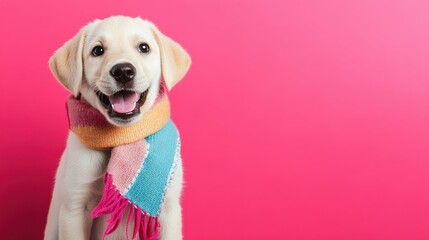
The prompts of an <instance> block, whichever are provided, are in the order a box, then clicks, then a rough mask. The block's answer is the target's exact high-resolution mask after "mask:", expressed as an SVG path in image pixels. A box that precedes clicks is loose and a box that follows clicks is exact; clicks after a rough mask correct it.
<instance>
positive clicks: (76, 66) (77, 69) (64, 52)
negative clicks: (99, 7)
mask: <svg viewBox="0 0 429 240" xmlns="http://www.w3.org/2000/svg"><path fill="white" fill-rule="evenodd" d="M85 37H86V31H85V28H82V29H81V30H80V31H79V33H78V34H77V35H76V36H74V37H73V38H72V39H70V40H68V41H67V42H66V43H64V45H63V46H62V47H61V48H59V49H58V50H57V51H56V52H55V53H54V55H52V57H51V58H50V59H49V68H50V69H51V71H52V73H53V74H54V75H55V77H56V78H57V79H58V81H60V83H61V84H62V85H63V86H64V87H66V88H67V89H68V90H70V92H71V93H72V94H73V95H75V96H77V95H78V94H79V87H80V84H81V83H82V77H83V66H82V65H83V59H82V58H83V56H82V51H83V44H84V42H85Z"/></svg>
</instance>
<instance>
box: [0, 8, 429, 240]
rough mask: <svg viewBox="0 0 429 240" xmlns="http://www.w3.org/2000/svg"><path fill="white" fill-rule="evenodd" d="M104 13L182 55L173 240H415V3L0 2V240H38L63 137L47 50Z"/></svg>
mask: <svg viewBox="0 0 429 240" xmlns="http://www.w3.org/2000/svg"><path fill="white" fill-rule="evenodd" d="M116 14H125V15H131V16H137V15H140V16H142V17H144V18H148V19H151V20H152V21H153V22H155V23H156V24H157V25H158V26H159V27H160V29H161V30H162V31H163V32H164V33H165V34H167V35H169V36H170V37H172V38H173V39H175V40H177V41H178V42H179V43H181V44H182V45H183V46H184V47H185V48H186V49H187V50H188V51H189V52H190V54H191V56H192V58H193V65H192V68H191V71H190V72H189V74H188V75H187V76H186V78H185V79H184V80H183V81H182V82H181V83H180V84H179V85H178V86H177V87H176V88H175V89H174V90H173V92H172V93H171V98H172V102H173V118H174V120H175V122H176V124H177V125H178V127H179V128H180V130H181V135H182V138H183V139H182V141H183V157H184V165H185V169H186V186H185V191H184V195H183V208H184V235H185V239H187V240H205V239H207V240H209V239H225V240H226V239H248V240H250V239H329V240H335V239H342V240H343V239H413V240H417V239H429V162H428V160H429V150H428V149H429V97H428V93H429V82H428V80H429V67H428V65H429V1H426V0H420V1H418V0H416V1H409V0H398V1H390V0H356V1H343V0H337V1H335V0H325V1H317V0H309V1H284V0H263V1H262V0H261V1H249V0H241V1H239V0H231V1H219V0H210V1H190V0H181V1H164V0H157V1H143V0H127V1H84V0H74V1H59V0H56V1H47V0H43V1H33V0H25V1H4V0H2V1H1V2H0V43H1V44H0V54H1V58H0V66H1V80H0V103H1V113H0V133H1V134H0V153H1V157H0V159H1V168H0V181H1V185H0V194H1V196H0V199H1V200H0V201H1V202H0V203H1V204H0V213H1V214H0V215H1V218H0V233H1V236H2V237H1V239H41V238H42V234H43V228H44V225H45V218H46V215H47V211H48V205H49V201H50V195H51V190H52V184H53V177H54V172H55V169H56V166H57V164H58V161H59V158H60V155H61V152H62V150H63V149H64V146H65V140H66V136H67V120H66V113H65V105H64V101H65V99H66V96H67V95H68V93H67V92H66V91H65V90H64V89H63V88H62V87H60V85H59V84H57V82H56V81H55V80H54V78H53V76H52V75H51V73H50V71H49V69H48V66H47V61H48V58H49V56H50V55H51V54H52V53H53V51H54V50H56V49H57V48H58V47H59V46H60V45H61V44H62V43H63V42H65V41H66V40H68V39H69V38H71V37H72V36H73V35H74V34H75V33H76V32H77V31H78V29H79V28H80V27H81V26H83V25H84V24H86V23H87V22H89V21H90V20H92V19H95V18H104V17H107V16H110V15H116Z"/></svg>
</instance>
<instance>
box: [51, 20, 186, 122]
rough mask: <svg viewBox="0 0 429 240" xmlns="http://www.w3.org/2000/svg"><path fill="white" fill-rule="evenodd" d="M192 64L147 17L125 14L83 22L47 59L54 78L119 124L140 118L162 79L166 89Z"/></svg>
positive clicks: (151, 103) (175, 44)
mask: <svg viewBox="0 0 429 240" xmlns="http://www.w3.org/2000/svg"><path fill="white" fill-rule="evenodd" d="M190 64H191V58H190V57H189V55H188V53H187V52H186V51H185V50H184V49H183V48H182V47H181V46H180V45H179V44H177V43H176V42H174V41H173V40H171V39H170V38H168V37H167V36H165V35H164V34H162V33H161V32H160V31H159V30H158V29H157V28H156V27H155V25H153V24H152V23H151V22H149V21H146V20H142V19H140V18H130V17H124V16H115V17H110V18H107V19H104V20H96V21H94V22H92V23H90V24H88V25H87V26H85V27H83V28H82V29H81V30H80V32H79V33H78V34H77V35H76V36H75V37H73V38H72V39H70V40H69V41H68V42H66V43H65V44H64V45H63V46H62V47H61V48H60V49H58V50H57V51H56V52H55V54H54V55H53V56H52V57H51V59H50V60H49V66H50V68H51V70H52V72H53V73H54V75H55V77H56V78H57V79H58V80H59V81H60V82H61V83H62V84H63V85H64V86H65V87H66V88H67V89H69V90H70V91H71V93H72V94H73V95H75V96H78V95H80V96H81V97H82V98H84V99H85V100H86V101H87V102H88V103H89V104H91V105H92V106H93V107H94V108H97V109H98V110H99V111H100V112H101V113H102V114H103V115H104V116H105V117H106V119H107V120H108V121H109V122H110V123H112V124H114V125H117V126H121V125H127V124H132V123H134V122H136V121H138V120H140V119H141V117H142V116H143V114H144V113H145V112H147V111H148V110H149V109H150V108H151V106H152V105H153V104H154V102H155V99H156V97H157V95H158V93H159V88H160V84H161V79H162V78H163V79H164V82H165V85H166V86H167V88H168V90H170V89H171V88H172V87H173V86H174V85H175V84H176V83H177V82H179V81H180V80H181V79H182V77H183V76H184V75H185V74H186V72H187V71H188V69H189V66H190Z"/></svg>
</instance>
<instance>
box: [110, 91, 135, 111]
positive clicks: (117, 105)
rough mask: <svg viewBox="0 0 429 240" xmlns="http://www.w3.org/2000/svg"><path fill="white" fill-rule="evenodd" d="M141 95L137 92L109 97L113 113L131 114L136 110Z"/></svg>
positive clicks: (120, 93)
mask: <svg viewBox="0 0 429 240" xmlns="http://www.w3.org/2000/svg"><path fill="white" fill-rule="evenodd" d="M139 98H140V94H139V93H136V92H119V93H116V94H115V95H113V96H110V97H109V101H110V103H111V104H112V107H113V111H115V112H117V113H127V112H131V111H133V110H134V108H136V102H137V101H138V100H139Z"/></svg>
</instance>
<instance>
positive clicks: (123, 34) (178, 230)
mask: <svg viewBox="0 0 429 240" xmlns="http://www.w3.org/2000/svg"><path fill="white" fill-rule="evenodd" d="M190 64H191V59H190V57H189V55H188V54H187V52H186V51H185V50H184V49H183V48H182V47H181V46H180V45H179V44H177V43H176V42H174V41H173V40H171V39H170V38H168V37H167V36H165V35H164V34H162V33H161V32H160V31H159V30H158V29H157V28H156V27H155V26H154V25H153V24H152V23H151V22H149V21H146V20H142V19H140V18H130V17H125V16H115V17H110V18H107V19H104V20H95V21H94V22H91V23H89V24H88V25H87V26H85V27H83V28H82V29H81V30H80V32H79V33H78V34H77V35H76V36H75V37H73V38H72V39H71V40H69V41H68V42H66V43H65V44H64V45H63V46H62V47H61V48H60V49H58V50H57V51H56V52H55V54H54V55H53V56H52V57H51V59H50V61H49V66H50V68H51V70H52V72H53V73H54V75H55V77H56V78H57V79H58V80H59V81H60V82H61V84H62V85H64V86H65V87H66V88H67V89H69V90H70V92H71V93H72V94H73V95H74V96H77V97H80V98H81V99H82V100H83V101H86V102H87V103H89V104H90V105H91V106H92V107H94V108H95V109H97V110H98V111H99V112H100V113H102V114H103V115H104V117H105V118H106V119H107V121H108V122H110V123H111V124H113V125H116V126H128V125H131V124H133V123H135V122H137V121H139V120H141V119H142V116H143V115H144V114H145V113H146V112H147V111H148V110H149V109H150V108H151V107H152V105H153V104H154V103H155V100H156V98H157V95H158V93H159V90H160V85H161V79H162V78H163V79H164V81H165V85H166V86H167V88H168V89H171V88H172V87H173V86H174V85H175V84H176V83H177V82H178V81H180V80H181V78H182V77H183V76H184V75H185V74H186V72H187V71H188V68H189V66H190ZM118 74H119V75H121V74H122V77H118V76H117V75H118ZM124 76H125V77H124ZM121 91H126V92H128V93H131V94H133V97H135V98H136V99H135V100H136V103H135V104H134V105H133V104H131V105H130V104H125V105H124V104H123V105H120V106H118V108H117V109H115V110H117V111H115V110H113V111H112V109H111V106H109V104H112V103H109V101H108V100H107V99H112V98H109V97H110V96H114V95H115V94H120V92H121ZM143 96H144V97H143ZM137 99H139V100H138V101H137ZM109 107H110V109H109ZM130 107H131V108H133V109H130ZM136 109H139V110H140V111H136ZM109 156H110V152H109V151H98V150H92V149H89V148H87V147H85V146H84V145H82V144H81V142H80V141H79V140H78V138H77V136H76V135H75V134H74V133H73V132H70V133H69V136H68V140H67V147H66V149H65V151H64V153H63V155H62V157H61V161H60V164H59V167H58V170H57V173H56V181H55V187H54V191H53V196H52V201H51V205H50V209H49V214H48V221H47V225H46V229H45V239H46V240H56V239H60V240H67V239H73V240H88V239H102V238H103V232H104V230H105V228H106V223H105V222H106V217H100V218H97V219H95V220H93V219H92V217H91V215H90V214H91V211H92V210H93V209H94V208H95V206H96V205H97V204H98V202H99V201H100V197H101V194H102V191H103V176H104V173H105V171H106V166H107V163H108V159H109ZM182 176H183V173H182V162H181V160H180V159H179V161H178V163H177V167H176V169H175V174H174V176H173V178H172V179H171V182H170V183H169V187H168V189H167V192H166V193H165V198H164V202H163V205H162V208H161V211H160V215H159V222H160V224H161V233H160V239H163V240H176V239H182V222H181V221H182V220H181V207H180V202H179V199H180V195H181V189H182ZM127 211H128V210H127ZM126 220H127V219H126V218H124V219H122V222H121V224H120V226H119V227H118V229H117V230H116V231H115V232H113V233H112V234H110V235H108V236H107V238H106V239H126V237H125V222H126ZM130 226H133V224H132V223H130Z"/></svg>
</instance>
